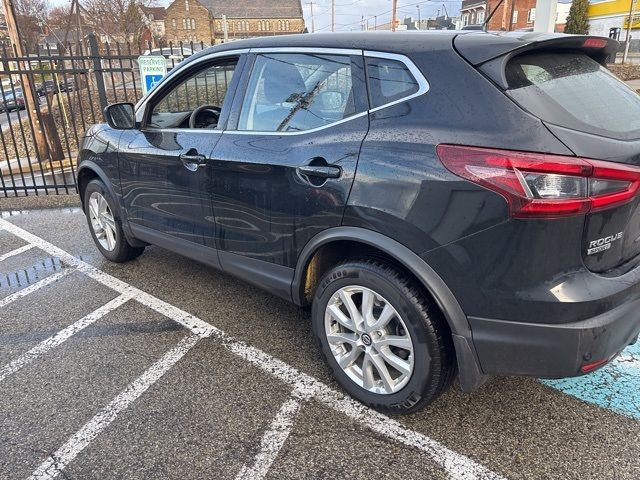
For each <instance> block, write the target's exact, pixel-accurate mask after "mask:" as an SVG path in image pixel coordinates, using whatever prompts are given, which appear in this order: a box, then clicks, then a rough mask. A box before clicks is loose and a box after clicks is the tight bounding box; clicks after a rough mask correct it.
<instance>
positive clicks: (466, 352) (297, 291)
mask: <svg viewBox="0 0 640 480" xmlns="http://www.w3.org/2000/svg"><path fill="white" fill-rule="evenodd" d="M341 242H342V245H344V242H350V243H355V244H360V245H362V246H363V247H366V248H365V249H364V250H365V253H367V250H368V252H375V251H379V252H381V253H382V254H384V256H387V257H388V258H391V259H393V261H394V262H397V263H398V265H399V266H401V267H402V268H403V269H405V270H406V271H407V272H409V273H410V274H411V275H412V276H413V277H414V278H415V279H416V280H417V281H418V282H419V283H420V285H421V286H422V287H423V288H424V289H425V291H426V292H427V293H428V294H429V296H430V297H431V299H432V300H433V301H434V302H435V304H436V306H437V307H438V308H439V309H440V311H441V312H442V314H443V316H444V318H445V320H446V322H447V324H448V326H449V328H450V330H451V334H452V337H453V343H454V346H455V349H456V357H457V361H458V370H459V373H460V376H459V377H460V384H461V387H462V389H463V390H464V391H471V390H473V389H475V388H476V387H478V386H479V385H481V384H482V383H483V382H484V379H485V375H484V374H483V373H482V370H481V368H480V363H479V361H478V358H477V354H476V352H475V348H474V347H473V341H472V336H471V328H470V326H469V322H468V320H467V317H466V315H465V314H464V312H463V310H462V307H461V306H460V304H459V303H458V301H457V299H456V298H455V296H454V295H453V293H452V292H451V290H450V289H449V287H447V285H446V284H445V283H444V281H443V280H442V278H441V277H440V276H439V275H438V274H437V273H436V272H435V270H433V269H432V268H431V267H430V266H429V265H428V264H427V263H426V262H425V261H424V260H423V259H422V258H420V257H419V256H418V255H417V254H416V253H414V252H413V251H411V250H410V249H409V248H407V247H406V246H404V245H402V244H401V243H399V242H397V241H396V240H393V239H392V238H389V237H387V236H385V235H382V234H381V233H378V232H374V231H372V230H367V229H364V228H359V227H348V226H342V227H335V228H331V229H328V230H325V231H323V232H321V233H319V234H318V235H316V236H315V237H313V238H312V239H311V240H310V241H309V242H308V243H307V245H305V247H304V248H303V249H302V252H301V253H300V255H299V257H298V261H297V264H296V269H295V273H294V278H293V282H292V289H291V297H292V299H293V301H294V303H296V304H297V305H300V306H304V305H307V304H308V303H309V300H308V298H307V295H306V293H305V291H306V290H307V287H309V285H308V277H309V273H310V269H313V268H315V266H314V263H312V262H313V261H314V259H317V258H318V255H317V254H318V252H321V251H322V249H323V248H326V247H327V246H330V245H336V246H340V245H341ZM338 257H339V256H338Z"/></svg>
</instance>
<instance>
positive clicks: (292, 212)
mask: <svg viewBox="0 0 640 480" xmlns="http://www.w3.org/2000/svg"><path fill="white" fill-rule="evenodd" d="M251 52H252V55H251V59H249V60H247V63H248V64H249V63H251V64H252V67H251V69H250V70H251V73H250V74H249V73H247V74H246V75H245V76H244V78H243V80H242V81H241V85H242V87H241V88H240V89H239V91H238V94H237V95H236V100H234V106H233V109H232V113H231V118H230V120H229V126H228V128H227V129H226V130H225V132H224V134H223V135H222V138H221V139H220V141H219V142H218V143H217V144H216V146H215V148H214V151H213V155H212V157H213V158H212V162H211V166H212V168H211V169H210V170H209V174H210V180H211V185H212V191H211V193H212V203H213V208H214V211H215V215H216V220H217V225H218V228H217V232H216V234H217V238H218V247H219V255H220V259H221V263H222V267H223V269H224V270H226V271H230V272H232V273H234V274H236V275H238V276H240V277H242V278H244V279H246V280H248V281H252V282H254V283H258V284H260V285H262V286H263V287H267V288H270V289H271V291H272V292H274V293H277V294H281V295H282V296H284V297H287V296H288V295H289V293H290V292H289V291H290V283H291V278H292V276H293V267H294V266H295V263H296V260H297V257H298V254H299V252H300V251H301V249H302V248H303V247H304V246H305V244H306V243H307V242H308V241H309V240H310V239H311V238H312V237H313V236H314V235H316V234H317V233H319V232H321V231H323V230H324V229H327V228H329V227H334V226H338V225H340V223H341V220H342V214H343V210H344V207H345V204H346V201H347V197H348V195H349V190H350V188H351V185H352V182H353V179H354V175H355V171H356V165H357V161H358V154H359V151H360V146H361V144H362V141H363V140H364V138H365V136H366V134H367V129H368V125H369V121H368V116H367V97H366V85H365V83H364V67H363V57H362V52H361V51H359V50H340V49H338V50H324V49H323V50H321V51H312V50H305V49H302V48H297V49H292V50H291V51H290V52H289V51H287V50H286V49H283V48H279V49H276V50H275V51H271V50H269V49H259V50H256V49H252V50H251ZM254 52H255V54H254ZM246 70H247V71H248V70H249V68H248V67H247V69H246Z"/></svg>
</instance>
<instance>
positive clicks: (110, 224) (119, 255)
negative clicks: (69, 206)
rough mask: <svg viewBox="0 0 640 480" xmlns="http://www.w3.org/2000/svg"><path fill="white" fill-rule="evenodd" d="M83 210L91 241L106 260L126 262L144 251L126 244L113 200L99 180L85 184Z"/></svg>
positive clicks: (142, 248) (141, 248)
mask: <svg viewBox="0 0 640 480" xmlns="http://www.w3.org/2000/svg"><path fill="white" fill-rule="evenodd" d="M84 209H85V215H86V216H87V222H88V223H89V229H90V230H91V236H92V237H93V241H94V242H95V244H96V246H97V247H98V250H100V253H102V255H103V256H104V257H105V258H106V259H107V260H110V261H112V262H116V263H121V262H126V261H128V260H132V259H134V258H136V257H138V256H139V255H140V254H141V253H142V252H143V251H144V247H132V246H131V245H130V244H129V242H127V239H126V237H125V235H124V232H123V230H122V222H121V220H120V218H119V217H118V215H117V213H116V212H117V210H116V209H115V204H114V200H113V198H112V197H111V195H109V192H108V191H107V189H106V187H105V185H104V183H102V181H101V180H98V179H94V180H91V181H90V182H89V183H88V184H87V188H86V189H85V191H84Z"/></svg>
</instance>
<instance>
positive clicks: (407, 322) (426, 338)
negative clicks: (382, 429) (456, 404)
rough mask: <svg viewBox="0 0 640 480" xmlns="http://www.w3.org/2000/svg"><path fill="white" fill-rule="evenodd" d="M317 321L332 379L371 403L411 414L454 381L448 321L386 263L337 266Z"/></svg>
mask: <svg viewBox="0 0 640 480" xmlns="http://www.w3.org/2000/svg"><path fill="white" fill-rule="evenodd" d="M312 321H313V326H314V331H315V335H316V337H317V339H318V340H319V343H320V346H321V348H322V351H323V353H324V355H325V357H326V360H327V362H328V364H329V366H330V368H331V370H332V372H333V375H334V377H335V378H336V380H337V381H338V382H339V383H340V384H341V385H342V386H343V388H344V389H345V390H346V391H347V392H348V393H349V394H350V395H351V396H353V397H355V398H356V399H358V400H359V401H361V402H362V403H364V404H365V405H368V406H370V407H373V408H376V409H378V410H382V411H385V412H389V413H410V412H413V411H416V410H418V409H420V408H422V407H423V406H425V405H426V404H428V403H430V402H432V401H433V400H434V399H436V398H437V397H438V396H439V395H440V394H441V393H442V392H443V391H444V390H445V389H446V388H447V387H448V386H449V385H450V384H451V381H452V379H453V376H454V374H455V363H454V353H453V346H452V341H451V335H450V333H449V331H448V328H447V326H446V323H445V321H444V319H443V318H442V316H441V315H440V313H439V312H438V311H437V310H436V309H435V308H433V307H432V306H431V305H430V304H429V302H428V301H427V299H426V298H425V296H424V294H423V293H422V291H421V290H420V289H419V288H418V287H417V285H415V284H414V283H413V281H411V279H409V278H407V276H405V275H404V274H403V273H402V272H400V271H399V270H397V269H395V268H394V267H392V266H390V265H387V264H386V263H382V262H380V261H377V260H375V261H374V260H361V261H348V262H345V263H343V264H340V265H337V266H336V267H334V268H332V269H331V270H330V271H329V272H327V273H326V274H325V276H324V277H323V279H322V280H321V282H320V283H319V286H318V289H317V290H316V293H315V297H314V301H313V309H312Z"/></svg>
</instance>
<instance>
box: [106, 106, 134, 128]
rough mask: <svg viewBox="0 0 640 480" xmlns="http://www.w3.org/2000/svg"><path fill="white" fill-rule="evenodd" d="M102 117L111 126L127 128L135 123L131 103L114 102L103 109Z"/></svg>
mask: <svg viewBox="0 0 640 480" xmlns="http://www.w3.org/2000/svg"><path fill="white" fill-rule="evenodd" d="M104 118H105V119H106V120H107V123H108V124H109V126H110V127H111V128H115V129H116V130H129V129H131V128H133V127H134V126H135V124H136V121H135V115H134V111H133V103H114V104H112V105H109V106H107V107H106V108H105V109H104Z"/></svg>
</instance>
